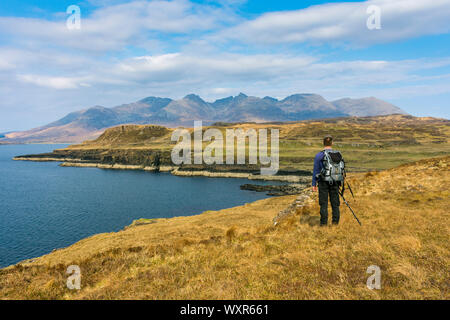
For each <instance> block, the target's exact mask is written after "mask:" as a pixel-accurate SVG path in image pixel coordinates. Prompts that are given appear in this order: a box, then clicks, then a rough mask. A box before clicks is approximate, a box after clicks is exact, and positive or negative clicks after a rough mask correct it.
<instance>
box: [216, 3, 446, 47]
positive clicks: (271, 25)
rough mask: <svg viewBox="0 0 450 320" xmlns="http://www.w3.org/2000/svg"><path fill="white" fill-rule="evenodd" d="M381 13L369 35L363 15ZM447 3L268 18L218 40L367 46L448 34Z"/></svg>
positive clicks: (340, 6)
mask: <svg viewBox="0 0 450 320" xmlns="http://www.w3.org/2000/svg"><path fill="white" fill-rule="evenodd" d="M370 5H376V6H379V7H380V9H381V25H382V28H381V30H369V29H368V28H367V25H366V22H367V19H368V17H369V15H368V14H367V12H366V10H367V8H368V7H369V6H370ZM449 17H450V1H448V0H434V1H429V0H414V1H411V0H396V1H392V0H371V1H365V2H351V3H350V2H348V3H335V4H325V5H317V6H312V7H309V8H306V9H302V10H295V11H281V12H272V13H266V14H264V15H262V16H260V17H258V18H256V19H254V20H250V21H245V22H243V23H242V24H240V25H238V26H235V27H231V28H229V29H227V30H224V31H222V32H221V33H219V34H218V35H216V37H217V38H219V39H220V38H226V39H236V40H240V41H242V42H246V43H258V44H266V45H271V44H280V43H302V42H312V43H349V44H356V45H370V44H376V43H385V42H392V41H396V40H403V39H408V38H415V37H419V36H422V35H429V34H442V33H448V32H449V31H450V22H449V21H450V20H449Z"/></svg>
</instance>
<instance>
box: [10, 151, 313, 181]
mask: <svg viewBox="0 0 450 320" xmlns="http://www.w3.org/2000/svg"><path fill="white" fill-rule="evenodd" d="M13 160H15V161H33V162H51V161H54V162H61V164H60V166H61V167H81V168H99V169H112V170H143V171H150V172H170V173H171V174H172V175H175V176H181V177H208V178H242V179H248V180H260V181H278V182H287V183H309V181H310V180H311V178H310V177H309V176H299V175H273V176H268V175H267V176H263V175H259V174H255V173H254V172H245V171H244V172H233V171H220V172H216V171H211V170H185V169H182V168H181V167H178V166H170V165H159V166H153V165H150V166H149V165H133V164H118V163H115V164H107V163H96V162H89V161H88V160H83V159H74V158H54V157H32V156H30V157H23V156H18V157H14V158H13Z"/></svg>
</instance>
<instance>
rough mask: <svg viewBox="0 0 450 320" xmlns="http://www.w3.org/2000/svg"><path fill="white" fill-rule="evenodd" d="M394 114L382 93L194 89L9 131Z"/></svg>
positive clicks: (74, 136)
mask: <svg viewBox="0 0 450 320" xmlns="http://www.w3.org/2000/svg"><path fill="white" fill-rule="evenodd" d="M394 113H398V114H404V113H405V112H404V111H403V110H401V109H399V108H398V107H396V106H393V105H392V104H389V103H387V102H385V101H382V100H379V99H376V98H366V99H356V100H354V99H349V98H346V99H342V100H338V101H334V102H329V101H327V100H325V99H324V98H323V97H321V96H320V95H317V94H295V95H291V96H289V97H286V98H285V99H283V100H278V99H275V98H271V97H265V98H263V99H261V98H258V97H250V96H246V95H245V94H243V93H241V94H239V95H238V96H235V97H228V98H224V99H218V100H216V101H214V102H206V101H204V100H203V99H202V98H200V97H199V96H197V95H195V94H190V95H187V96H185V97H184V98H183V99H179V100H172V99H169V98H158V97H148V98H145V99H142V100H140V101H137V102H134V103H130V104H124V105H120V106H117V107H114V108H105V107H102V106H95V107H92V108H88V109H85V110H81V111H77V112H72V113H70V114H68V115H67V116H65V117H64V118H62V119H60V120H58V121H55V122H52V123H50V124H48V125H45V126H43V127H38V128H35V129H32V130H28V131H23V132H12V133H8V134H6V135H5V136H6V138H5V140H7V141H10V142H15V143H36V142H82V141H84V140H88V139H94V138H96V137H98V136H99V135H100V134H101V132H102V131H104V130H105V129H106V128H109V127H113V126H116V125H119V124H127V123H133V124H157V125H162V126H167V127H176V126H180V125H182V126H188V127H190V126H192V125H193V122H194V120H203V121H204V123H205V124H212V123H213V122H217V121H221V122H268V121H299V120H305V119H319V118H333V117H340V116H374V115H387V114H394ZM0 139H1V137H0ZM0 141H1V140H0Z"/></svg>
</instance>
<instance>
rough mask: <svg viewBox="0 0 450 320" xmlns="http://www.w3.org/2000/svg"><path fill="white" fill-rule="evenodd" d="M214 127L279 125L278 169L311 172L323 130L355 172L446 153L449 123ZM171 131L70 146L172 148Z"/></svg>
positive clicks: (149, 130)
mask: <svg viewBox="0 0 450 320" xmlns="http://www.w3.org/2000/svg"><path fill="white" fill-rule="evenodd" d="M122 128H125V129H122ZM155 128H156V129H155ZM159 128H160V127H159ZM217 128H219V129H220V130H221V131H222V132H225V129H227V128H243V129H244V130H247V129H251V128H254V129H260V128H268V129H270V128H276V129H279V130H280V168H281V169H285V168H294V169H300V170H311V163H312V159H313V158H314V155H315V154H316V153H317V150H320V148H322V141H321V139H322V137H323V136H325V135H326V134H332V135H333V136H334V137H335V144H336V148H338V149H340V150H342V151H343V152H344V154H345V158H346V161H347V163H348V166H349V167H350V169H351V170H353V171H367V170H381V169H389V168H393V167H395V166H398V165H400V164H402V163H405V162H408V161H414V160H419V159H424V158H430V157H435V156H439V155H445V154H448V153H449V152H450V143H449V142H450V140H449V138H450V121H448V120H442V119H434V118H415V117H411V116H401V115H392V116H381V117H368V118H342V119H329V120H321V121H302V122H298V123H287V124H238V125H233V126H229V127H227V126H222V127H217ZM124 130H125V131H124ZM172 130H173V129H165V130H161V129H157V127H152V126H145V125H141V126H138V125H133V126H128V127H127V126H119V127H116V128H113V129H109V130H107V131H106V132H105V133H104V134H103V135H102V136H101V137H99V138H98V139H97V140H94V141H88V142H85V143H83V144H80V145H73V146H70V147H69V148H68V149H82V150H89V149H102V150H104V149H109V148H110V149H127V150H129V149H152V150H164V151H169V152H170V150H171V149H172V148H173V146H174V143H173V142H171V141H170V137H171V134H172ZM155 132H156V134H155ZM224 136H225V135H224ZM204 145H207V144H206V143H205V144H204ZM224 155H225V152H224Z"/></svg>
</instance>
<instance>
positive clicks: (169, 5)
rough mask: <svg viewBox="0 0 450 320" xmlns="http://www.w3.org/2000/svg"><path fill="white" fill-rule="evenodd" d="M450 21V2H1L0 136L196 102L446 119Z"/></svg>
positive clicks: (449, 90) (449, 110)
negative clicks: (237, 98)
mask: <svg viewBox="0 0 450 320" xmlns="http://www.w3.org/2000/svg"><path fill="white" fill-rule="evenodd" d="M72 5H75V6H78V8H79V9H80V15H79V19H78V17H77V16H74V13H76V12H74V11H72V10H70V11H69V13H67V12H68V10H67V9H68V7H69V6H72ZM449 17H450V0H434V1H430V0H371V1H346V2H340V1H326V2H325V1H318V0H314V1H312V0H311V1H300V0H297V1H291V0H289V1H283V0H267V1H264V0H247V1H246V0H170V1H164V0H152V1H144V0H139V1H124V0H81V1H76V0H47V1H46V0H8V1H1V2H0V133H1V132H8V131H15V130H27V129H30V128H33V127H37V126H41V125H45V124H47V123H49V122H52V121H55V120H57V119H59V118H61V117H63V116H65V115H66V114H67V113H69V112H72V111H77V110H81V109H85V108H89V107H91V106H95V105H101V106H104V107H114V106H117V105H120V104H123V103H130V102H134V101H137V100H140V99H142V98H144V97H148V96H159V97H168V98H172V99H179V98H182V97H184V96H185V95H187V94H190V93H195V94H198V95H200V96H201V97H202V98H204V99H205V100H207V101H214V100H215V99H218V98H223V97H227V96H230V95H237V94H239V93H240V92H243V93H245V94H247V95H253V96H258V97H264V96H272V97H275V98H280V99H282V98H284V97H286V96H289V95H291V94H295V93H317V94H320V95H322V96H323V97H325V98H326V99H328V100H335V99H340V98H344V97H350V98H361V97H369V96H374V97H377V98H380V99H383V100H386V101H388V102H390V103H393V104H395V105H396V106H398V107H400V108H402V109H403V110H405V111H406V112H408V113H410V114H412V115H415V116H434V117H440V118H447V119H449V118H450V117H449V116H450V103H449V101H450V19H449ZM78 21H79V22H80V24H79V28H76V26H77V24H76V23H77V22H78ZM68 22H69V24H68ZM74 27H75V28H74Z"/></svg>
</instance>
